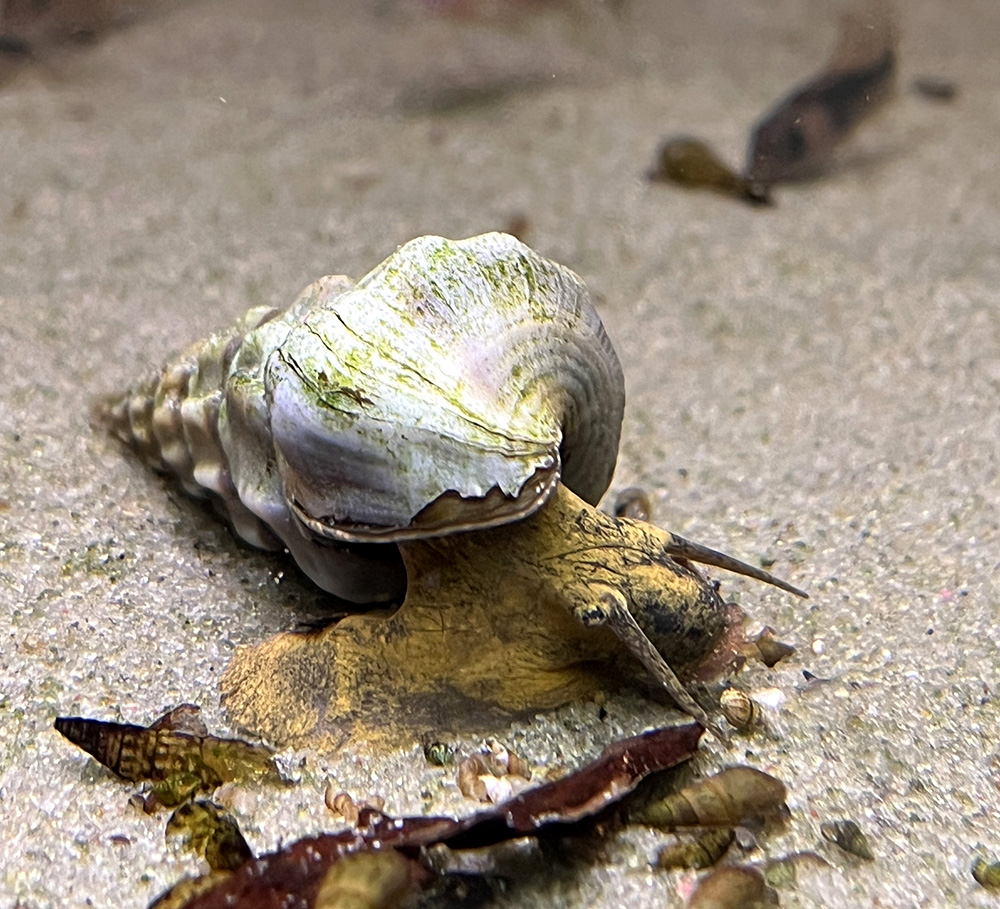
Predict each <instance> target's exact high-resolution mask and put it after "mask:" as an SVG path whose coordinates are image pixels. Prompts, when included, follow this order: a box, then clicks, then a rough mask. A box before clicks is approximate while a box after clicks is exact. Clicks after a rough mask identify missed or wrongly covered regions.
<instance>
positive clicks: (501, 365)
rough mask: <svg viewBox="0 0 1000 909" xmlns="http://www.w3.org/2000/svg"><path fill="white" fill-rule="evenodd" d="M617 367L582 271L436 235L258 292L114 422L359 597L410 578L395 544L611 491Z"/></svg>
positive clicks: (256, 531) (130, 400) (323, 577)
mask: <svg viewBox="0 0 1000 909" xmlns="http://www.w3.org/2000/svg"><path fill="white" fill-rule="evenodd" d="M623 410H624V380H623V377H622V371H621V366H620V365H619V362H618V358H617V357H616V356H615V353H614V350H613V349H612V347H611V343H610V341H609V340H608V338H607V335H606V334H605V332H604V329H603V327H602V325H601V321H600V318H599V317H598V315H597V313H596V311H595V310H594V308H593V306H592V304H591V302H590V298H589V295H588V293H587V290H586V287H585V286H584V284H583V282H582V281H581V280H580V279H579V278H578V277H577V276H576V275H575V274H573V273H572V272H571V271H569V270H568V269H566V268H563V267H562V266H560V265H557V264H555V263H553V262H550V261H548V260H547V259H544V258H542V257H541V256H539V255H537V254H536V253H535V252H533V251H532V250H531V249H529V248H528V247H527V246H525V245H524V244H522V243H520V242H519V241H518V240H516V239H514V238H513V237H511V236H508V235H506V234H498V233H494V234H484V235H483V236H479V237H473V238H471V239H469V240H463V241H458V242H452V241H450V240H445V239H442V238H440V237H421V238H419V239H416V240H413V241H412V242H410V243H407V244H406V245H405V246H403V247H401V248H400V249H399V250H398V251H397V252H396V253H395V254H394V255H392V256H390V257H389V258H388V259H387V260H386V261H385V262H383V263H382V264H381V265H380V266H378V267H377V268H376V269H375V270H374V271H372V272H371V273H369V274H368V275H367V276H366V277H364V278H362V279H361V281H359V282H358V283H357V284H356V285H355V284H353V283H352V282H350V281H349V280H348V279H347V278H344V277H327V278H322V279H320V280H319V281H317V282H316V283H314V284H312V285H310V286H309V287H308V288H307V289H306V290H305V291H304V292H303V294H302V296H301V297H300V298H299V299H298V300H297V301H296V302H295V303H294V304H293V305H292V306H291V308H290V309H288V310H287V311H286V312H284V313H280V312H278V311H275V310H270V309H255V310H252V311H251V312H250V313H248V315H247V316H246V317H245V318H244V319H243V320H241V321H240V322H238V323H237V324H236V325H235V326H234V327H233V328H232V329H231V330H229V331H228V332H224V333H221V334H218V335H213V336H212V337H210V338H208V339H206V340H205V341H203V342H201V343H199V344H197V345H195V346H194V347H192V348H190V349H189V350H188V351H187V352H185V353H184V354H182V355H180V356H179V357H178V358H176V359H175V360H173V361H172V362H170V363H168V364H167V365H166V366H165V367H164V368H163V370H162V371H160V372H159V373H158V374H157V375H155V376H154V377H153V378H152V379H151V380H150V381H147V382H145V383H143V384H140V385H139V386H137V387H136V388H134V389H133V390H131V391H130V392H129V393H128V394H127V395H126V396H125V397H124V398H122V399H121V400H119V401H117V402H116V403H114V404H112V405H111V406H109V407H108V408H107V409H106V411H105V414H104V416H105V418H106V419H107V421H108V422H109V423H110V424H111V426H112V428H113V430H114V431H115V432H116V434H117V435H118V436H119V437H120V438H122V439H123V440H124V441H126V442H127V443H129V444H131V445H132V446H133V447H135V448H136V449H138V450H139V452H140V453H141V454H142V455H143V456H144V457H145V458H146V459H147V460H148V461H149V462H151V463H152V464H153V466H155V467H157V468H159V469H162V470H165V471H166V472H169V473H172V474H174V475H175V476H177V478H178V479H179V480H180V481H181V483H182V484H183V485H184V487H185V489H186V490H187V491H188V492H189V493H191V494H193V495H198V496H207V497H210V498H212V499H213V500H214V501H215V502H216V503H217V505H218V506H219V508H220V510H222V511H223V512H224V513H225V515H226V516H227V517H228V518H229V519H230V521H231V522H232V524H233V526H234V528H235V529H236V531H237V532H238V533H239V534H240V536H242V537H243V538H244V539H245V540H247V541H248V542H250V543H252V544H253V545H256V546H259V547H262V548H271V549H273V548H278V547H280V546H281V545H284V546H286V547H288V549H289V550H290V551H291V553H292V555H293V557H294V558H295V560H296V561H297V562H298V563H299V565H300V567H301V568H302V569H303V570H304V571H305V572H306V573H307V574H308V575H309V576H310V577H311V578H312V579H313V580H314V581H315V582H316V583H317V584H319V586H321V587H323V588H324V589H326V590H328V591H330V592H332V593H334V594H337V595H338V596H341V597H344V598H346V599H350V600H354V601H357V602H372V601H377V600H386V599H394V598H398V597H400V596H401V595H402V592H403V590H404V589H405V578H404V573H403V566H402V563H401V561H400V558H399V555H398V552H397V551H396V547H395V546H391V545H390V546H385V545H378V546H376V545H372V544H376V543H383V544H384V543H395V542H397V541H403V540H408V539H419V538H423V537H429V536H437V535H441V534H448V533H455V532H458V531H464V530H470V529H479V528H486V527H495V526H498V525H501V524H506V523H509V522H512V521H516V520H520V519H521V518H524V517H526V516H528V515H530V514H532V513H533V512H534V511H536V510H537V509H538V508H539V507H541V505H542V504H544V503H545V502H546V501H547V500H548V498H549V497H550V495H551V494H552V492H553V490H554V489H555V486H556V484H557V483H558V482H559V481H560V480H561V481H562V482H564V483H565V484H566V485H567V486H568V487H569V488H570V489H572V490H573V491H574V492H576V493H577V494H578V495H579V496H580V497H581V498H583V499H585V500H586V501H587V502H590V503H591V504H596V502H597V501H598V500H599V499H600V497H601V496H602V495H603V493H604V491H605V490H606V489H607V486H608V484H609V482H610V479H611V474H612V472H613V470H614V466H615V460H616V458H617V452H618V438H619V433H620V429H621V421H622V413H623Z"/></svg>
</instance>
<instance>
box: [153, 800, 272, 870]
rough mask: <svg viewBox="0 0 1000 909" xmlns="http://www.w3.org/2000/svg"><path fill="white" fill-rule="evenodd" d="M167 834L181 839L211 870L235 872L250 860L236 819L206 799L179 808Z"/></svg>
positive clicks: (172, 818) (250, 854) (171, 817)
mask: <svg viewBox="0 0 1000 909" xmlns="http://www.w3.org/2000/svg"><path fill="white" fill-rule="evenodd" d="M166 835H167V837H168V838H172V837H177V838H179V839H181V840H183V841H184V842H185V844H186V845H187V846H188V847H190V848H191V850H192V851H194V852H196V853H197V854H198V855H200V856H201V857H202V858H203V859H204V860H205V861H206V862H207V863H208V867H209V868H211V869H212V870H213V871H235V870H236V869H237V868H239V867H240V866H241V865H242V864H244V863H245V862H248V861H250V859H252V858H253V853H252V852H251V851H250V847H249V846H248V845H247V841H246V840H245V839H244V838H243V834H242V833H241V832H240V828H239V825H238V824H237V823H236V819H235V818H234V817H233V816H232V815H230V814H227V813H226V811H225V809H224V808H223V807H222V806H221V805H217V804H216V803H215V802H210V801H208V800H205V799H199V800H198V801H194V802H188V803H187V804H186V805H181V807H180V808H178V809H177V810H176V811H175V812H174V813H173V814H172V815H171V816H170V820H169V821H167V829H166Z"/></svg>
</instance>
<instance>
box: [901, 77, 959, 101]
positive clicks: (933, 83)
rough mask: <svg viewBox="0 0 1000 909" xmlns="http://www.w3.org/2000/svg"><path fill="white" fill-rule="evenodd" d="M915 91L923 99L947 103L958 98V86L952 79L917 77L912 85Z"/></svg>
mask: <svg viewBox="0 0 1000 909" xmlns="http://www.w3.org/2000/svg"><path fill="white" fill-rule="evenodd" d="M910 84H911V85H912V86H913V90H914V91H915V92H916V93H917V94H918V95H920V96H921V97H922V98H929V99H930V100H931V101H941V102H942V103H947V102H949V101H954V100H955V99H956V98H957V97H958V85H956V84H955V83H954V82H952V81H951V79H942V78H940V77H938V76H917V77H916V78H915V79H914V80H913V82H912V83H910Z"/></svg>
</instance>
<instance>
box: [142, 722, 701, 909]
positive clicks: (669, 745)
mask: <svg viewBox="0 0 1000 909" xmlns="http://www.w3.org/2000/svg"><path fill="white" fill-rule="evenodd" d="M703 731H704V729H703V727H702V726H700V725H699V724H697V723H690V724H688V725H685V726H673V727H669V728H666V729H655V730H652V731H650V732H645V733H643V734H642V735H638V736H634V737H632V738H628V739H623V740H622V741H620V742H615V743H613V744H611V745H609V746H608V747H607V748H605V749H604V751H603V752H602V754H601V756H600V757H598V758H597V760H595V761H593V762H592V763H590V764H588V765H587V766H585V767H583V768H581V769H580V770H578V771H576V772H575V773H572V774H570V775H569V776H566V777H564V778H563V779H561V780H557V781H554V782H551V783H545V784H543V785H541V786H536V787H535V788H533V789H528V790H526V791H524V792H522V793H521V794H520V795H517V796H515V797H514V798H512V799H509V800H508V801H506V802H503V803H501V804H499V805H495V806H493V807H491V808H487V809H484V810H482V811H479V812H477V813H476V814H473V815H471V816H470V817H467V818H463V819H462V820H455V819H453V818H447V817H404V818H392V817H388V816H386V815H384V814H381V813H380V812H378V811H376V810H375V809H374V808H371V807H365V808H362V809H361V816H360V819H359V826H358V828H357V829H350V828H349V829H346V830H341V831H339V832H337V833H330V834H325V835H323V836H316V837H309V838H306V839H302V840H299V841H297V842H295V843H292V844H291V845H289V846H287V847H286V848H284V849H281V850H280V851H278V852H273V853H271V854H269V855H265V856H261V857H260V858H258V859H255V860H253V861H250V862H247V863H246V864H245V865H243V866H242V867H241V868H240V869H239V870H238V871H235V872H233V874H232V875H230V876H229V877H228V878H226V879H224V880H222V881H220V882H219V883H218V884H217V885H216V886H214V887H213V888H212V889H210V890H208V891H206V892H203V893H199V894H197V895H195V896H193V897H191V899H189V900H188V901H187V902H184V903H176V902H162V900H164V899H166V897H161V902H158V903H156V904H154V905H156V906H157V909H165V907H169V909H179V907H181V906H183V907H184V909H250V907H253V909H316V906H317V904H316V898H317V894H318V893H319V892H320V888H321V887H322V886H324V881H325V880H326V878H327V875H328V873H329V871H330V869H331V867H332V866H333V865H334V864H335V863H336V862H338V861H340V860H342V859H343V858H344V857H345V856H349V855H355V854H356V853H364V852H381V851H385V850H396V851H397V852H399V853H400V854H401V855H403V856H405V857H406V858H407V859H408V860H409V859H410V857H411V856H415V855H417V854H418V853H419V850H420V849H421V848H422V847H425V846H433V845H437V844H443V845H446V846H449V847H451V848H453V849H472V848H479V847H481V846H490V845H493V844H495V843H499V842H503V841H504V840H509V839H515V838H517V837H521V836H540V835H543V834H549V833H555V832H558V833H569V832H572V830H573V828H574V825H576V824H578V823H580V822H582V821H587V820H589V819H591V818H592V817H593V816H595V815H598V814H600V813H601V812H602V811H603V810H604V809H607V808H609V807H610V806H613V805H614V804H615V803H616V802H618V801H620V800H621V799H622V798H624V797H625V796H626V795H628V794H629V793H630V792H631V791H632V790H633V789H634V788H635V787H636V785H637V784H638V783H639V782H640V781H641V780H642V779H644V778H645V777H646V776H648V775H649V774H651V773H654V772H656V771H658V770H666V769H668V768H670V767H674V766H676V765H677V764H680V763H682V762H683V761H686V760H688V759H689V758H690V757H692V756H693V755H694V754H695V752H696V751H697V749H698V741H699V739H700V738H701V735H702V732H703ZM407 869H408V871H407V873H408V875H409V878H410V880H412V881H413V882H415V883H417V884H423V883H426V882H427V881H428V880H429V878H428V874H429V872H427V871H425V870H424V869H423V868H422V867H421V866H420V865H418V864H417V862H416V861H415V860H409V861H408V864H407ZM331 886H332V885H331ZM344 905H345V906H346V905H349V904H347V903H345V904H344ZM358 905H359V906H366V905H368V904H365V903H360V904H358ZM374 905H376V906H381V905H383V904H379V903H375V904H374ZM384 905H389V906H391V905H394V904H392V903H386V904H384Z"/></svg>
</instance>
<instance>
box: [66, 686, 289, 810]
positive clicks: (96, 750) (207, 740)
mask: <svg viewBox="0 0 1000 909" xmlns="http://www.w3.org/2000/svg"><path fill="white" fill-rule="evenodd" d="M199 713H200V708H199V707H196V706H195V705H194V704H182V705H181V706H180V707H177V708H175V709H173V710H169V711H167V713H165V714H164V715H163V716H162V717H160V718H159V719H158V720H156V721H155V722H153V723H152V724H151V725H149V726H148V727H147V726H136V725H133V724H131V723H112V722H106V721H104V720H92V719H86V718H84V717H65V716H61V717H57V718H56V721H55V728H56V730H57V731H58V732H60V733H62V735H64V736H65V737H66V738H67V739H69V740H70V741H71V742H72V743H73V744H74V745H76V746H78V747H79V748H82V749H83V750H84V751H86V752H87V753H88V754H89V755H91V756H92V757H93V758H94V759H95V760H97V761H99V762H100V763H101V764H103V765H104V766H105V767H107V768H108V769H109V770H110V771H112V772H113V773H115V774H117V775H118V776H120V777H121V778H122V779H125V780H129V781H130V782H134V783H137V782H143V781H150V782H152V783H153V784H154V788H153V795H154V796H155V798H156V800H157V801H158V802H159V803H160V804H162V805H165V806H167V807H174V806H176V805H179V804H181V803H182V802H184V801H186V800H187V799H189V798H190V797H191V796H192V795H193V794H194V793H196V792H210V791H212V790H213V789H215V788H216V787H217V786H221V785H222V784H223V783H226V782H230V781H241V780H264V781H270V782H280V781H281V776H280V774H279V773H278V769H277V767H275V765H274V762H273V760H272V754H271V752H270V751H269V750H268V749H267V748H265V747H263V746H262V745H252V744H250V743H249V742H244V741H242V740H241V739H222V738H218V737H216V736H214V735H209V734H208V730H207V729H206V727H205V724H204V722H202V720H201V718H200V716H199Z"/></svg>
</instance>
